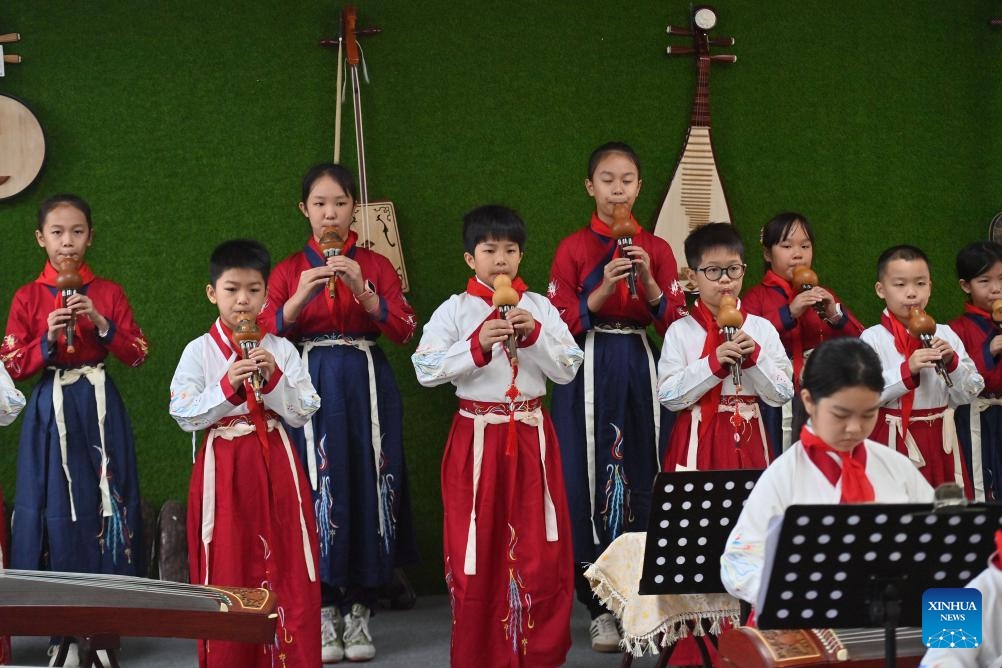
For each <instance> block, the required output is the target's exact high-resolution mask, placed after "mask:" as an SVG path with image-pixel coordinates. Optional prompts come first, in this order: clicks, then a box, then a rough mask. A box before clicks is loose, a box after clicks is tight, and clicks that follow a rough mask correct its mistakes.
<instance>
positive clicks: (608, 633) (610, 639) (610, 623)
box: [588, 612, 623, 652]
mask: <svg viewBox="0 0 1002 668" xmlns="http://www.w3.org/2000/svg"><path fill="white" fill-rule="evenodd" d="M588 631H589V632H590V633H591V648H592V649H593V650H595V651H596V652H618V651H619V643H620V641H621V640H622V639H623V637H622V636H621V635H619V628H618V627H617V626H616V618H615V617H613V616H612V615H611V614H610V613H608V612H606V613H603V614H601V615H599V616H598V617H596V618H595V619H593V620H591V626H590V627H588Z"/></svg>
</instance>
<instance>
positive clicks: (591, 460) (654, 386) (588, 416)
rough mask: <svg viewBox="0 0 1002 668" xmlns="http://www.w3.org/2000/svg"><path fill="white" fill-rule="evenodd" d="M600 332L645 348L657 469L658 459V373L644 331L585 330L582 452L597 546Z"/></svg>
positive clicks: (659, 425)
mask: <svg viewBox="0 0 1002 668" xmlns="http://www.w3.org/2000/svg"><path fill="white" fill-rule="evenodd" d="M596 332H598V333H600V334H634V335H639V336H640V340H641V341H643V342H644V350H646V351H647V368H648V377H649V378H650V379H651V399H652V401H653V408H654V466H655V468H656V469H657V470H658V471H660V470H661V461H660V460H659V459H658V443H660V440H661V403H660V402H659V401H658V373H657V368H656V367H655V366H654V353H653V352H652V351H651V344H650V342H649V341H648V340H647V330H646V329H641V328H639V327H636V328H626V329H623V328H614V327H609V328H606V327H601V326H600V327H597V328H595V329H589V330H588V331H587V332H586V333H585V345H584V419H585V455H586V457H587V463H588V503H589V505H590V507H591V514H590V515H589V519H590V521H591V536H592V540H593V541H594V543H595V545H600V541H599V539H598V528H597V526H596V524H595V485H596V480H595V431H596V430H595V333H596Z"/></svg>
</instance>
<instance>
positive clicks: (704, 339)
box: [658, 223, 793, 471]
mask: <svg viewBox="0 0 1002 668" xmlns="http://www.w3.org/2000/svg"><path fill="white" fill-rule="evenodd" d="M685 258H686V262H688V264H689V266H688V268H687V269H686V274H687V276H688V277H689V280H691V281H692V282H694V283H695V284H696V287H697V288H698V289H699V299H698V300H697V301H696V303H695V304H694V305H693V308H692V309H690V313H689V315H688V316H687V317H685V318H682V319H681V320H676V321H675V322H674V323H672V325H671V327H669V328H668V332H667V333H666V334H665V339H664V345H663V347H662V349H661V359H660V361H659V362H658V399H659V400H660V401H661V403H662V405H664V406H665V407H666V408H668V409H669V410H673V411H679V415H678V419H677V420H676V421H675V426H674V428H673V429H672V433H671V438H670V440H669V444H668V451H667V453H666V455H665V461H664V470H665V471H676V470H700V471H707V470H713V469H738V468H765V467H766V466H767V465H768V464H769V459H770V447H769V443H768V437H767V436H766V433H765V428H764V426H763V423H762V419H761V414H760V411H759V406H758V399H759V398H761V399H762V400H763V401H765V402H766V403H767V404H769V405H771V406H781V405H782V404H784V403H786V402H787V401H789V400H790V398H791V397H792V396H793V384H792V383H791V380H790V376H791V373H792V370H791V369H792V367H791V365H790V360H789V358H787V356H786V351H785V350H784V349H783V344H782V343H781V342H780V340H779V335H778V334H777V333H776V330H775V328H774V327H773V326H772V325H771V324H769V321H768V320H766V319H764V318H760V317H758V316H755V315H750V314H744V318H743V324H742V325H741V327H740V328H739V329H737V330H736V332H735V333H734V334H733V336H732V337H731V339H730V340H728V339H727V338H725V336H724V334H722V333H721V327H720V326H719V325H718V324H717V322H716V316H717V313H718V311H719V310H720V305H721V301H722V299H723V298H725V297H731V298H734V299H737V296H738V294H739V293H740V292H741V282H742V278H743V277H744V275H745V267H746V265H745V261H744V243H743V242H742V241H741V237H740V236H738V233H737V231H736V230H735V229H734V227H733V226H732V225H729V224H727V223H711V224H709V225H704V226H703V227H700V228H697V229H696V230H693V232H692V233H691V234H689V236H688V237H687V238H686V240H685ZM737 306H738V308H740V302H737ZM735 365H736V366H737V367H739V371H736V370H735ZM738 374H740V381H739V382H736V379H737V377H738Z"/></svg>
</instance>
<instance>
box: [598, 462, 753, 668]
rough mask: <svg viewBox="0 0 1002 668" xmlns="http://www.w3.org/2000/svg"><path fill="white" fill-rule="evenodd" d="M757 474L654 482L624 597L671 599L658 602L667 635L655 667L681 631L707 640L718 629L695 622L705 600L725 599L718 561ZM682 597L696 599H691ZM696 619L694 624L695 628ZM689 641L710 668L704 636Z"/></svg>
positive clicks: (692, 475) (702, 474) (699, 474)
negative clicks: (640, 552)
mask: <svg viewBox="0 0 1002 668" xmlns="http://www.w3.org/2000/svg"><path fill="white" fill-rule="evenodd" d="M761 474H762V471H760V470H749V469H742V470H728V471H677V472H670V473H660V474H658V476H657V478H656V479H655V481H654V489H653V493H652V498H651V512H650V517H649V519H648V528H647V537H646V542H645V545H644V558H643V571H642V573H641V575H640V581H639V587H638V589H639V591H638V592H627V595H629V596H633V595H635V594H638V593H639V595H641V596H663V595H670V596H671V597H672V598H670V599H659V600H660V601H661V602H664V603H665V605H664V608H665V609H664V610H660V611H659V614H664V613H666V612H667V614H666V615H665V617H664V618H663V619H664V625H665V629H666V630H665V632H664V635H663V637H662V642H663V643H664V645H663V648H662V650H661V652H660V657H659V660H658V664H657V665H659V666H664V665H666V663H667V660H668V657H669V656H670V655H671V653H672V650H673V649H674V646H675V643H676V641H677V640H678V637H679V636H681V635H684V631H682V627H683V626H689V625H692V624H695V623H699V624H700V626H701V627H702V631H704V632H706V633H707V634H708V635H709V630H710V629H711V628H712V627H713V625H714V624H715V623H716V624H719V622H720V620H708V619H706V618H705V617H699V613H701V612H707V613H708V611H707V610H705V609H700V607H699V602H705V601H706V600H707V597H706V596H705V595H707V594H709V595H718V596H723V595H725V592H726V589H725V588H724V586H723V584H722V583H721V581H720V555H721V554H722V553H723V551H724V545H725V543H726V542H727V537H728V536H729V535H730V532H731V529H732V528H733V526H734V524H735V522H737V519H738V516H739V515H740V514H741V509H742V508H743V507H744V502H745V500H746V499H747V498H748V494H749V493H750V492H751V489H752V487H754V486H755V481H756V480H758V477H759V476H760V475H761ZM621 538H623V537H621ZM617 540H619V539H617ZM614 544H615V543H614ZM612 549H613V548H612V547H611V546H610V550H612ZM599 561H600V562H601V561H602V560H601V558H600V560H599ZM634 577H636V576H634ZM634 582H636V580H634ZM684 595H698V596H694V597H692V599H689V598H687V597H686V596H684ZM667 608H671V610H670V611H668V610H667ZM718 612H719V611H718ZM732 614H733V613H732ZM727 616H728V617H729V616H730V615H727ZM694 619H698V621H697V622H693V620H694ZM656 621H661V620H656ZM691 628H692V630H693V631H695V628H694V627H691ZM693 635H694V636H695V637H696V639H697V641H699V642H700V644H699V649H700V653H701V654H702V655H703V661H704V663H705V665H707V666H709V665H710V657H709V653H708V651H707V649H706V647H705V645H703V644H701V643H702V636H700V635H696V634H695V632H694V633H693ZM669 638H671V639H670V640H669ZM631 663H632V656H631V654H630V653H629V652H627V653H626V654H625V656H624V658H623V664H622V665H623V666H629V665H631Z"/></svg>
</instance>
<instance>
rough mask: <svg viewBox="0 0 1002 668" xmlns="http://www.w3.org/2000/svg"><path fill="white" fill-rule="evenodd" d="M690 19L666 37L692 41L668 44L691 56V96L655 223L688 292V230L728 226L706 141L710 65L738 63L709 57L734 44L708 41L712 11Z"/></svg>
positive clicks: (702, 8)
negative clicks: (714, 49)
mask: <svg viewBox="0 0 1002 668" xmlns="http://www.w3.org/2000/svg"><path fill="white" fill-rule="evenodd" d="M691 19H692V20H691V27H690V29H688V30H686V29H684V28H678V27H674V26H668V33H669V34H671V35H686V36H691V37H692V38H693V46H692V47H679V46H670V47H668V54H669V55H694V56H695V57H696V94H695V97H694V101H693V105H692V116H691V118H690V121H689V131H688V133H687V134H686V138H685V145H684V146H683V147H682V155H681V157H680V158H679V160H678V164H677V165H676V167H675V173H674V175H673V176H672V179H671V181H670V182H669V184H668V189H667V191H666V192H665V195H664V198H663V199H662V201H661V206H660V208H659V209H658V217H657V222H656V223H655V225H654V234H655V235H657V236H659V237H661V238H662V239H664V240H665V241H667V242H668V243H669V244H671V247H672V250H673V251H674V252H675V261H676V262H677V263H678V267H679V270H680V274H679V280H680V281H681V283H682V286H683V287H684V288H685V289H686V290H687V291H690V292H692V291H694V290H695V289H696V286H695V285H694V284H692V283H690V282H689V281H688V279H687V278H685V267H686V266H687V263H686V260H685V251H684V245H685V238H686V237H687V236H688V235H689V233H690V232H691V231H692V230H694V229H696V228H697V227H701V226H703V225H706V224H707V223H729V222H731V213H730V209H729V208H728V206H727V198H726V197H725V195H724V186H723V183H722V181H721V179H720V174H719V173H718V172H717V162H716V158H715V156H714V153H713V144H711V143H710V65H711V64H712V63H714V62H722V63H733V62H735V61H736V60H737V57H736V56H734V55H730V54H726V55H718V54H713V55H711V54H710V47H711V46H732V45H733V44H734V38H732V37H717V38H710V37H709V35H708V34H707V33H708V32H709V31H710V30H711V29H712V28H713V27H714V26H715V25H716V23H717V17H716V13H715V12H714V11H713V9H712V8H710V7H706V6H697V7H695V8H694V11H693V14H692V17H691Z"/></svg>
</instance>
